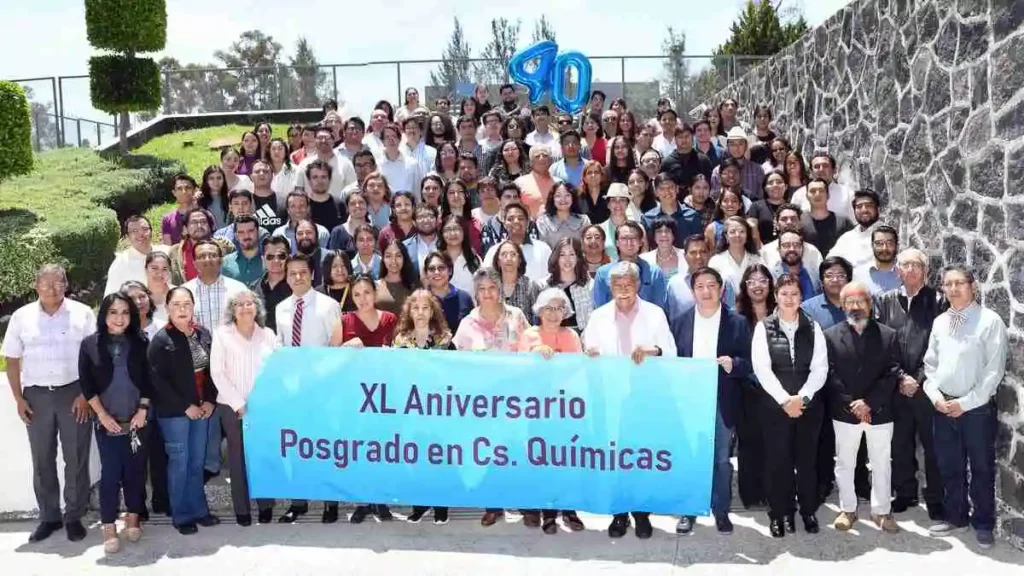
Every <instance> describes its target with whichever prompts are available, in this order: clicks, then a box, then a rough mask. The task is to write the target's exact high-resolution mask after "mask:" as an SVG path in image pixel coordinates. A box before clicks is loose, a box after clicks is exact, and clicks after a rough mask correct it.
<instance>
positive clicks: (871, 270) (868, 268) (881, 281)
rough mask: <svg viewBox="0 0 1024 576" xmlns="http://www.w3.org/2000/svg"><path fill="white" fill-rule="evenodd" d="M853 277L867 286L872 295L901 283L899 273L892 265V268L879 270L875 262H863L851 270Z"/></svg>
mask: <svg viewBox="0 0 1024 576" xmlns="http://www.w3.org/2000/svg"><path fill="white" fill-rule="evenodd" d="M853 279H854V280H856V281H857V282H860V283H861V284H863V285H865V286H867V287H868V290H869V291H870V292H871V295H872V296H878V295H879V294H881V293H883V292H888V291H889V290H895V289H897V288H899V287H900V286H902V285H903V281H902V280H900V274H899V272H897V271H896V267H895V266H893V268H892V270H879V269H878V268H876V267H875V264H874V263H873V262H872V263H871V264H863V265H861V266H858V267H857V268H855V269H854V271H853Z"/></svg>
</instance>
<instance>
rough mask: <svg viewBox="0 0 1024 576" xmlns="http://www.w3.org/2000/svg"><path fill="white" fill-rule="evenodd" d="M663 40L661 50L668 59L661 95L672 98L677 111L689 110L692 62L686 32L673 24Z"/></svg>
mask: <svg viewBox="0 0 1024 576" xmlns="http://www.w3.org/2000/svg"><path fill="white" fill-rule="evenodd" d="M666 32H667V34H666V36H665V39H664V40H663V41H662V42H661V51H662V52H663V53H664V54H665V56H666V57H667V58H668V60H667V61H666V62H665V65H664V68H665V72H664V74H665V75H664V79H663V81H662V82H661V95H662V96H663V97H665V98H668V99H670V100H672V103H673V105H674V106H675V107H676V111H677V112H678V111H679V110H689V108H688V106H689V104H690V102H689V100H690V94H689V92H690V84H691V79H690V63H689V61H688V60H687V59H686V33H685V32H683V31H676V30H675V29H674V28H672V27H671V26H669V27H668V30H667V31H666Z"/></svg>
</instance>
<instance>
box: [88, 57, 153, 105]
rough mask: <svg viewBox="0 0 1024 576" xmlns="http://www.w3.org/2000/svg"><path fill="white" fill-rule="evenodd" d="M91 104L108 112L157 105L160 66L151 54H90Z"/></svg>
mask: <svg viewBox="0 0 1024 576" xmlns="http://www.w3.org/2000/svg"><path fill="white" fill-rule="evenodd" d="M89 96H90V98H91V99H92V105H93V106H95V107H96V108H97V109H99V110H103V111H104V112H107V113H108V114H117V113H120V112H132V111H136V110H154V109H156V108H159V107H160V67H159V66H157V63H156V61H155V60H153V59H152V58H135V57H133V56H120V55H118V56H93V57H92V58H90V59H89Z"/></svg>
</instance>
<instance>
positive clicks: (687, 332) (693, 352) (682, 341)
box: [671, 267, 750, 534]
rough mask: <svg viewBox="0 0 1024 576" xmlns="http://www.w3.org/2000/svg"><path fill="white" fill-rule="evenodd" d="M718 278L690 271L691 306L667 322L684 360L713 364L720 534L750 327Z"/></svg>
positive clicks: (726, 526) (728, 525) (714, 505)
mask: <svg viewBox="0 0 1024 576" xmlns="http://www.w3.org/2000/svg"><path fill="white" fill-rule="evenodd" d="M724 286H725V285H724V283H723V282H722V276H721V275H720V274H719V273H718V271H716V270H715V269H713V268H708V267H704V268H700V269H698V270H696V271H694V272H693V273H692V274H691V275H690V288H691V289H692V290H693V295H694V298H695V299H696V305H695V306H694V307H693V308H691V309H690V310H688V311H686V312H684V313H683V314H682V315H680V316H679V317H677V318H676V319H675V320H674V321H673V322H672V324H671V328H672V335H673V337H674V338H675V341H676V350H677V351H678V354H679V356H680V357H683V358H707V359H709V360H714V361H715V362H716V363H717V364H718V414H717V416H716V418H715V460H714V467H713V472H712V480H711V513H712V514H713V515H714V517H715V526H716V527H717V528H718V531H719V532H720V533H722V534H730V533H732V528H733V526H732V522H731V521H730V520H729V508H730V507H731V506H732V464H731V463H730V462H729V448H730V447H731V446H732V433H733V430H735V428H736V420H737V418H738V416H737V415H738V414H739V403H740V393H741V390H740V386H743V385H744V384H743V382H744V381H745V380H746V378H747V377H748V376H749V375H750V328H749V327H748V325H747V321H746V319H744V318H743V317H742V316H739V315H736V314H732V313H731V312H729V309H728V308H726V307H725V306H723V305H722V291H723V289H724ZM694 520H695V517H693V516H683V517H682V518H680V519H679V523H678V524H677V525H676V533H677V534H689V533H690V532H691V531H692V530H693V521H694Z"/></svg>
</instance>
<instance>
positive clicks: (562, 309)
mask: <svg viewBox="0 0 1024 576" xmlns="http://www.w3.org/2000/svg"><path fill="white" fill-rule="evenodd" d="M540 311H541V312H543V313H545V314H548V313H552V312H558V313H559V314H562V313H564V312H565V306H542V307H541V309H540Z"/></svg>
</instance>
